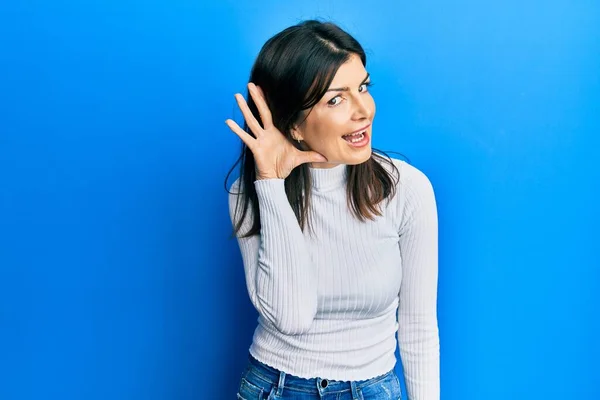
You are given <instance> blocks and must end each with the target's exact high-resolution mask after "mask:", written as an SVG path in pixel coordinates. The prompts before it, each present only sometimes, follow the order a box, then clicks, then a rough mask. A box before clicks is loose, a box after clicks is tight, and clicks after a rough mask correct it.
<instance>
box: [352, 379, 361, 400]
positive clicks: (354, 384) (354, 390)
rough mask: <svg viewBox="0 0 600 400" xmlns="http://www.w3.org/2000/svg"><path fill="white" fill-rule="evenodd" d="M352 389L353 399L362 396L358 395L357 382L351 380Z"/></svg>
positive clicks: (357, 399) (355, 399) (356, 399)
mask: <svg viewBox="0 0 600 400" xmlns="http://www.w3.org/2000/svg"><path fill="white" fill-rule="evenodd" d="M350 389H351V390H352V400H359V399H360V397H358V390H357V388H356V382H354V381H351V382H350Z"/></svg>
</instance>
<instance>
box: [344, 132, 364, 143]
mask: <svg viewBox="0 0 600 400" xmlns="http://www.w3.org/2000/svg"><path fill="white" fill-rule="evenodd" d="M347 136H350V137H351V139H350V140H349V141H350V142H351V143H356V142H360V141H361V140H363V139H364V137H365V135H364V134H363V132H359V133H355V134H352V135H347Z"/></svg>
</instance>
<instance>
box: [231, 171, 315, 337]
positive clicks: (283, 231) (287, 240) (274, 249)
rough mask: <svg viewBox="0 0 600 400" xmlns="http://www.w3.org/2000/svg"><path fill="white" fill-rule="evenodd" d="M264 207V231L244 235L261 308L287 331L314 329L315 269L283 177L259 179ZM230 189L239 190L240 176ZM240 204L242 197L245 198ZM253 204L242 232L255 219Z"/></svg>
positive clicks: (248, 272)
mask: <svg viewBox="0 0 600 400" xmlns="http://www.w3.org/2000/svg"><path fill="white" fill-rule="evenodd" d="M254 186H255V188H256V193H257V196H258V204H259V210H260V220H261V231H260V234H259V235H255V236H252V237H249V238H239V237H238V244H239V247H240V251H241V253H242V260H243V263H244V271H245V276H246V286H247V289H248V295H249V296H250V300H251V301H252V304H253V305H254V307H255V308H256V310H257V311H258V312H259V314H260V315H261V316H262V317H263V318H265V319H266V320H267V321H269V322H270V323H271V324H273V325H274V326H275V328H276V329H277V330H279V331H280V332H282V333H284V334H288V335H296V334H301V333H305V332H307V331H308V330H309V329H310V326H311V325H312V322H313V320H314V318H315V315H316V313H317V282H315V279H316V276H317V274H316V271H315V270H314V265H313V263H312V262H311V260H310V256H309V252H308V249H307V248H306V243H305V239H304V236H303V233H302V230H301V229H300V225H299V224H298V221H297V219H296V215H295V214H294V211H293V210H292V207H291V206H290V204H289V202H288V199H287V196H286V194H285V188H284V180H283V179H262V180H257V181H255V182H254ZM231 192H233V193H238V192H239V179H238V180H237V181H236V182H235V183H234V184H233V186H232V190H231ZM237 197H238V196H236V195H233V194H230V195H229V213H230V218H231V221H232V223H234V221H237V219H238V218H239V216H241V212H242V211H243V210H241V207H240V209H239V210H238V213H239V215H238V216H236V217H235V219H234V213H235V206H236V200H237ZM240 205H241V203H240ZM251 217H252V210H251V209H249V210H248V213H247V214H246V219H245V220H244V225H242V230H241V232H242V233H245V232H247V230H248V228H249V227H250V226H251V225H252V218H251Z"/></svg>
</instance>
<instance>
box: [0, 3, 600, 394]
mask: <svg viewBox="0 0 600 400" xmlns="http://www.w3.org/2000/svg"><path fill="white" fill-rule="evenodd" d="M313 17H320V18H323V19H330V20H332V21H334V22H337V23H338V24H339V25H340V26H342V27H343V28H344V29H346V30H348V31H349V32H350V33H351V34H353V35H355V37H356V38H357V39H358V40H359V41H360V42H361V43H362V44H363V46H364V47H365V48H366V50H367V54H368V64H367V67H368V70H369V71H370V73H371V74H372V78H373V82H374V83H375V86H374V87H373V90H372V92H373V96H374V98H375V101H376V103H377V117H376V118H375V121H374V125H373V127H374V131H373V132H374V137H373V145H374V147H376V148H378V149H382V150H389V151H396V152H399V153H401V154H403V155H404V156H406V157H407V158H408V159H409V161H410V162H411V163H412V164H413V165H415V166H416V167H418V168H419V169H421V170H423V171H424V172H425V173H426V174H427V175H428V176H429V178H430V179H431V181H432V182H433V185H434V188H435V191H436V195H437V200H438V211H439V223H440V264H439V268H440V270H439V271H440V272H439V298H438V315H439V326H440V341H441V357H442V358H441V386H442V398H443V399H445V400H452V399H456V400H458V399H460V400H482V399H485V400H496V399H498V400H499V399H527V400H531V399H547V398H554V399H556V398H560V399H590V400H593V399H600V385H598V384H599V381H600V372H599V371H600V368H599V367H598V360H599V359H600V344H599V342H598V340H597V337H598V336H600V328H599V323H598V311H597V310H598V300H599V296H598V292H599V291H600V279H599V278H600V276H599V275H600V273H599V272H598V267H599V266H600V262H599V257H598V253H597V248H594V247H593V246H594V245H597V242H598V233H597V229H598V226H599V224H600V217H599V212H598V208H597V206H598V204H597V201H596V199H597V194H598V189H599V187H600V184H599V182H600V173H599V168H598V154H597V147H598V145H599V144H600V140H599V139H598V136H599V134H600V109H599V104H600V78H599V76H600V3H598V2H597V1H585V0H581V1H573V0H547V1H531V0H525V1H516V0H508V1H489V0H488V1H475V0H459V1H457V2H447V1H442V0H425V1H417V2H414V1H412V2H411V1H377V0H375V1H369V2H364V1H354V0H344V1H316V0H315V1H313V0H309V1H308V0H307V1H302V2H281V1H266V0H256V1H252V2H237V1H218V2H217V1H213V2H203V1H189V0H176V1H166V0H159V1H149V2H148V1H133V0H120V1H115V0H108V1H103V2H78V1H60V0H55V1H35V0H34V1H27V2H23V1H21V2H19V1H17V2H4V3H3V5H2V6H0V35H1V37H2V40H0V399H2V400H34V399H35V400H39V399H48V400H50V399H52V400H59V399H60V400H75V399H85V400H96V399H97V400H100V399H102V400H105V399H111V400H121V399H122V400H137V399H139V400H142V399H143V400H162V399H164V400H166V399H169V400H172V399H177V400H188V399H189V400H193V399H232V398H235V391H236V389H237V385H238V383H239V377H240V373H241V371H242V369H243V368H244V366H245V365H246V362H247V350H248V346H249V345H250V342H251V338H252V333H253V330H254V327H255V325H256V318H257V313H256V311H255V310H254V309H253V308H252V306H251V304H250V302H249V300H248V296H247V293H246V288H245V284H244V280H243V279H244V278H243V273H242V271H243V269H242V263H241V258H240V254H239V250H238V248H237V243H236V241H235V240H234V239H232V240H230V239H228V236H229V234H230V233H231V224H230V221H229V215H228V211H227V193H226V191H225V189H224V177H225V175H226V173H227V172H228V170H229V168H230V167H231V166H232V165H233V163H234V162H235V160H236V158H237V156H238V152H239V149H240V141H239V139H238V138H237V136H236V135H235V134H233V133H232V132H231V131H229V130H228V128H227V126H226V125H225V124H224V120H225V119H226V118H232V117H233V118H235V119H236V120H237V121H238V122H240V123H241V114H240V112H239V111H236V105H235V101H234V98H233V95H234V93H236V92H244V93H245V84H246V82H247V79H248V76H249V71H250V67H251V65H252V63H253V61H254V58H255V57H256V55H257V53H258V51H259V49H260V47H261V46H262V44H263V43H264V42H265V41H266V40H267V39H268V38H269V37H270V36H272V35H273V34H275V33H276V32H278V31H280V30H281V29H283V28H285V27H287V26H289V25H292V24H295V23H297V22H299V21H300V20H302V19H307V18H313ZM233 179H235V175H234V176H232V177H231V179H230V180H229V182H228V185H229V184H231V183H232V182H233ZM397 354H398V353H397ZM397 372H398V373H399V374H401V373H402V368H401V364H400V363H398V365H397ZM403 385H404V383H403ZM403 390H405V387H404V386H403ZM411 400H413V399H411Z"/></svg>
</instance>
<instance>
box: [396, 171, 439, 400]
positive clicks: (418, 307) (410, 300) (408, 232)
mask: <svg viewBox="0 0 600 400" xmlns="http://www.w3.org/2000/svg"><path fill="white" fill-rule="evenodd" d="M402 171H403V172H402V173H403V174H404V179H403V180H404V181H403V183H402V185H401V190H402V194H403V201H402V206H401V211H400V212H401V214H402V222H401V226H400V228H399V232H398V233H399V235H400V239H399V240H400V242H399V243H400V253H401V258H402V271H403V272H402V283H401V287H400V293H399V297H400V303H399V308H398V324H399V328H398V343H399V346H400V356H401V359H402V366H403V369H404V378H405V382H406V387H407V392H408V400H439V398H440V360H439V358H440V351H439V349H440V347H439V346H440V344H439V334H438V324H437V283H438V218H437V205H436V200H435V195H434V191H433V187H432V184H431V182H430V181H429V179H428V178H427V176H426V175H425V174H423V173H422V172H421V171H420V170H418V169H416V168H414V167H412V166H410V164H404V167H403V169H402Z"/></svg>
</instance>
